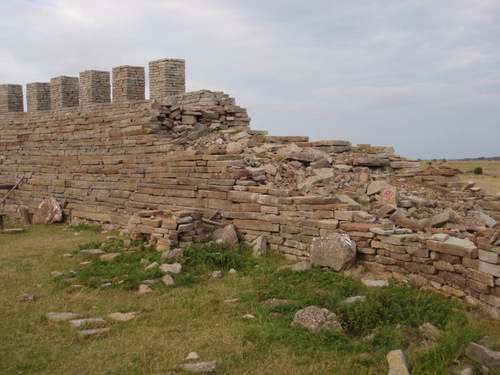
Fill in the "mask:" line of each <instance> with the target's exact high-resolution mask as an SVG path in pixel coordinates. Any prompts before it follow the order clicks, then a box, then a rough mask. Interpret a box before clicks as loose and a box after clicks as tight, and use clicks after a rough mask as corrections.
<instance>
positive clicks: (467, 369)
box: [449, 363, 475, 375]
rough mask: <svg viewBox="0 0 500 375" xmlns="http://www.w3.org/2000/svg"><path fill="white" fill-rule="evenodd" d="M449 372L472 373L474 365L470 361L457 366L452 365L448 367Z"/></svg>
mask: <svg viewBox="0 0 500 375" xmlns="http://www.w3.org/2000/svg"><path fill="white" fill-rule="evenodd" d="M449 371H450V374H453V375H474V374H475V367H474V365H472V364H470V363H465V364H463V365H459V366H453V367H451V368H450V369H449Z"/></svg>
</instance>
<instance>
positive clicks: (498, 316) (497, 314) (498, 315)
mask: <svg viewBox="0 0 500 375" xmlns="http://www.w3.org/2000/svg"><path fill="white" fill-rule="evenodd" d="M488 315H489V317H490V318H491V319H494V320H500V308H499V307H498V306H493V307H492V308H491V309H489V311H488Z"/></svg>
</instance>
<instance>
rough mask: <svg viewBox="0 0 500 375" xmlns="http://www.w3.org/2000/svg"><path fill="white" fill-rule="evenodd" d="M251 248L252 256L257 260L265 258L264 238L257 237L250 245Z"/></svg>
mask: <svg viewBox="0 0 500 375" xmlns="http://www.w3.org/2000/svg"><path fill="white" fill-rule="evenodd" d="M250 246H252V249H253V252H252V256H254V257H256V258H258V257H261V256H265V255H266V253H267V239H266V237H264V236H259V237H257V238H256V239H255V240H253V241H252V243H251V244H250Z"/></svg>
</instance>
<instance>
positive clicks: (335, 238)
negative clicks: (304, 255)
mask: <svg viewBox="0 0 500 375" xmlns="http://www.w3.org/2000/svg"><path fill="white" fill-rule="evenodd" d="M355 259H356V243H355V242H354V241H353V240H351V238H350V237H349V235H348V234H346V233H332V234H330V235H328V236H327V237H315V238H314V239H313V242H312V245H311V263H313V264H317V265H319V266H326V267H330V268H333V269H334V270H335V271H337V272H339V271H342V270H344V269H346V268H348V267H349V266H350V265H351V264H352V263H353V262H354V260H355Z"/></svg>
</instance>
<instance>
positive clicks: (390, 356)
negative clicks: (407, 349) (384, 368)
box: [387, 350, 411, 375]
mask: <svg viewBox="0 0 500 375" xmlns="http://www.w3.org/2000/svg"><path fill="white" fill-rule="evenodd" d="M387 362H389V375H411V374H410V370H409V369H408V364H407V363H406V359H405V356H404V354H403V351H402V350H392V351H390V352H389V353H387Z"/></svg>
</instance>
